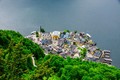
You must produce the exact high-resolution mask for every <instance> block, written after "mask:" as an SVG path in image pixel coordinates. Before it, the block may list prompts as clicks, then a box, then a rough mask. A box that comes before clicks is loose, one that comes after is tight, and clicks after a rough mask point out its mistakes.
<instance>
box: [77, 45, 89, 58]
mask: <svg viewBox="0 0 120 80" xmlns="http://www.w3.org/2000/svg"><path fill="white" fill-rule="evenodd" d="M78 49H79V50H80V55H81V57H82V58H84V57H85V56H86V53H87V49H86V48H80V47H79V48H78Z"/></svg>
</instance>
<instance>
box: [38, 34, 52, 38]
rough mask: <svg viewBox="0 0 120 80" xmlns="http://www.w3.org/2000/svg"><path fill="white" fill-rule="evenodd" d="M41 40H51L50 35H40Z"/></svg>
mask: <svg viewBox="0 0 120 80" xmlns="http://www.w3.org/2000/svg"><path fill="white" fill-rule="evenodd" d="M40 38H41V39H51V35H50V33H40Z"/></svg>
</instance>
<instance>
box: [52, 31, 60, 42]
mask: <svg viewBox="0 0 120 80" xmlns="http://www.w3.org/2000/svg"><path fill="white" fill-rule="evenodd" d="M51 36H52V40H58V39H59V38H60V31H54V32H52V33H51Z"/></svg>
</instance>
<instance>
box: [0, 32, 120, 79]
mask: <svg viewBox="0 0 120 80" xmlns="http://www.w3.org/2000/svg"><path fill="white" fill-rule="evenodd" d="M31 56H34V57H35V64H36V65H37V67H35V66H33V63H32V59H31ZM0 80H120V69H119V68H117V67H115V66H112V65H107V64H103V63H99V62H91V61H83V60H82V59H80V58H74V59H72V58H70V57H67V58H63V57H61V56H59V55H53V54H49V55H44V50H43V49H42V48H41V47H40V46H39V45H38V44H36V43H33V42H32V41H31V40H29V39H26V38H24V37H23V36H22V35H21V34H20V33H19V32H16V31H12V30H0Z"/></svg>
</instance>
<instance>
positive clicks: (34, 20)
mask: <svg viewBox="0 0 120 80" xmlns="http://www.w3.org/2000/svg"><path fill="white" fill-rule="evenodd" d="M39 26H42V27H43V28H44V29H45V30H46V31H54V30H64V29H69V30H71V31H74V30H77V31H82V32H87V33H89V34H91V36H92V38H93V40H94V41H95V42H97V45H98V47H100V48H101V49H108V50H111V57H112V59H113V63H112V64H113V65H115V66H117V67H120V0H0V29H12V30H16V31H19V32H20V33H22V34H23V35H24V36H25V35H28V34H29V33H30V32H31V31H34V30H38V29H39Z"/></svg>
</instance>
